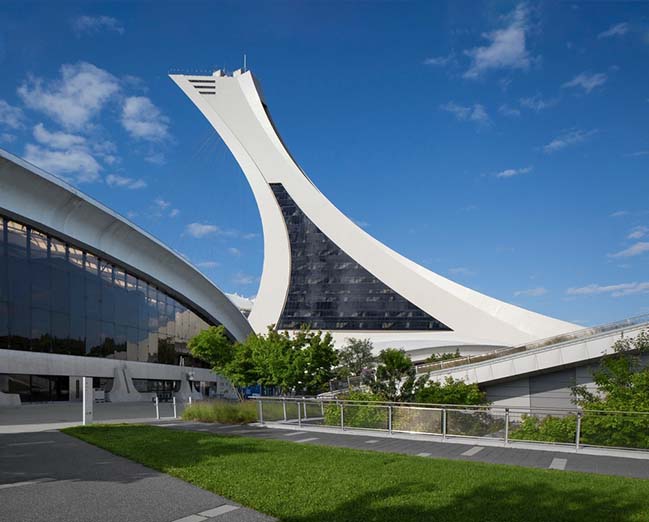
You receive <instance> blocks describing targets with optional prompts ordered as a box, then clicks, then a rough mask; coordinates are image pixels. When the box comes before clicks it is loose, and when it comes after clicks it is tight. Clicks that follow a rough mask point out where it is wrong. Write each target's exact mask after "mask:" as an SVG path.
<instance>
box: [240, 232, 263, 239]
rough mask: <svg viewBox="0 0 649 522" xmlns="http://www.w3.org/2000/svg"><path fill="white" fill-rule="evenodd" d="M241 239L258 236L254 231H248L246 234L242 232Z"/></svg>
mask: <svg viewBox="0 0 649 522" xmlns="http://www.w3.org/2000/svg"><path fill="white" fill-rule="evenodd" d="M241 237H242V238H243V239H255V238H256V237H259V234H257V233H256V232H248V233H247V234H244V235H243V236H241Z"/></svg>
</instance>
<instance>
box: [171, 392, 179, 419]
mask: <svg viewBox="0 0 649 522" xmlns="http://www.w3.org/2000/svg"><path fill="white" fill-rule="evenodd" d="M171 400H172V402H173V405H174V419H177V418H178V413H177V412H176V397H172V398H171Z"/></svg>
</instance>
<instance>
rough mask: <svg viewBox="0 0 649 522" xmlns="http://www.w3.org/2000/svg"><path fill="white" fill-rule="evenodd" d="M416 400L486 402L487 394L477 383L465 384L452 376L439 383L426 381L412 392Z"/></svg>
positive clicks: (458, 402) (465, 402)
mask: <svg viewBox="0 0 649 522" xmlns="http://www.w3.org/2000/svg"><path fill="white" fill-rule="evenodd" d="M414 395H415V401H416V402H426V403H430V404H476V405H477V404H486V403H487V394H486V393H485V392H483V391H480V388H479V387H478V385H477V384H475V383H474V384H467V383H465V382H464V381H461V380H455V379H453V377H447V378H446V380H445V381H444V382H443V383H441V382H437V381H430V380H429V381H427V382H426V383H425V384H424V385H423V386H420V387H419V388H418V389H417V390H415V392H414Z"/></svg>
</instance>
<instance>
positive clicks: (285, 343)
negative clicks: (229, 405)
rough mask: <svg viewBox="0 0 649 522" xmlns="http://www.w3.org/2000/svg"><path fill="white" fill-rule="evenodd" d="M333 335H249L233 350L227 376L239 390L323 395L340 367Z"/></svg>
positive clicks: (270, 331) (270, 329) (273, 332)
mask: <svg viewBox="0 0 649 522" xmlns="http://www.w3.org/2000/svg"><path fill="white" fill-rule="evenodd" d="M337 361H338V359H337V356H336V351H335V349H334V346H333V340H332V338H331V335H330V334H328V333H327V334H324V335H323V334H322V332H312V331H310V330H309V329H308V328H306V327H305V328H302V329H300V331H299V332H297V333H296V334H295V335H293V336H291V335H289V333H288V332H278V331H277V330H275V329H274V327H273V326H269V327H268V331H267V332H266V334H250V335H249V336H248V338H247V339H246V340H245V341H244V342H242V343H241V344H237V345H235V346H234V348H233V355H232V358H231V359H230V361H229V362H228V363H227V364H226V365H225V366H224V368H223V370H222V373H224V374H225V375H226V376H227V377H228V378H229V379H230V380H231V381H232V382H233V383H234V384H236V385H237V386H249V385H251V384H261V385H262V386H275V387H277V388H279V391H280V392H281V393H289V392H291V391H297V392H303V393H308V394H313V393H318V392H320V391H322V390H323V389H324V388H325V387H326V384H327V383H328V382H329V381H330V380H331V379H332V378H333V376H334V370H333V368H334V367H335V365H336V364H337Z"/></svg>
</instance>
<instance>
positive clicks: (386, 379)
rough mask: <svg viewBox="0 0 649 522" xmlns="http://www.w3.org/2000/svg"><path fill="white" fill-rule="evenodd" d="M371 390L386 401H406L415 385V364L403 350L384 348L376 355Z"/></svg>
mask: <svg viewBox="0 0 649 522" xmlns="http://www.w3.org/2000/svg"><path fill="white" fill-rule="evenodd" d="M378 363H379V364H378V366H377V367H376V374H375V377H374V381H373V382H372V383H371V384H370V388H371V390H372V392H374V393H376V394H378V395H380V396H382V397H383V398H385V400H388V401H406V400H408V399H410V398H411V396H412V392H413V389H414V386H415V365H414V364H413V363H412V361H411V360H410V357H408V355H406V352H405V351H404V350H398V349H396V348H386V349H385V350H382V351H381V353H380V354H379V356H378Z"/></svg>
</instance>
